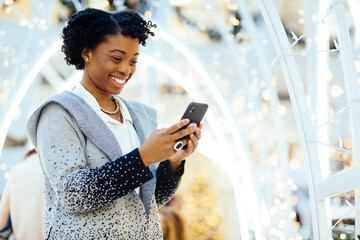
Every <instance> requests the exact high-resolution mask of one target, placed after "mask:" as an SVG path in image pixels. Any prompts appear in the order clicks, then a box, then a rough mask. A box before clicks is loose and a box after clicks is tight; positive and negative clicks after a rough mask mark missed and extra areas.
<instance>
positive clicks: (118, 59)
mask: <svg viewBox="0 0 360 240" xmlns="http://www.w3.org/2000/svg"><path fill="white" fill-rule="evenodd" d="M113 59H114V60H116V61H121V60H122V59H121V58H117V57H113Z"/></svg>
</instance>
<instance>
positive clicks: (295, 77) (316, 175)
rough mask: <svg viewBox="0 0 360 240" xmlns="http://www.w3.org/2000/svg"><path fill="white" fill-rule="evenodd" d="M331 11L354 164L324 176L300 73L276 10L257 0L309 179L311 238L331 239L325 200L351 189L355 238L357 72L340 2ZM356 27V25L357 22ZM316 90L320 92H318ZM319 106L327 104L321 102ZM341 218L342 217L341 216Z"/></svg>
mask: <svg viewBox="0 0 360 240" xmlns="http://www.w3.org/2000/svg"><path fill="white" fill-rule="evenodd" d="M328 7H329V8H331V9H332V10H334V12H333V14H334V15H335V18H336V21H335V22H336V30H337V37H338V40H339V51H340V55H341V62H342V67H343V75H344V83H345V86H346V97H347V103H348V105H347V107H348V109H349V115H350V124H351V127H352V128H351V138H352V142H353V144H352V146H353V148H352V153H353V160H354V165H353V166H351V167H348V168H347V169H345V170H342V171H340V172H337V173H336V174H334V175H332V176H330V177H326V176H327V175H328V173H325V174H322V171H321V166H320V162H321V161H322V160H321V159H318V156H319V155H318V148H317V146H316V143H318V141H317V140H316V138H315V135H314V132H315V128H314V127H313V126H312V124H311V119H310V115H309V112H308V107H307V106H306V98H305V95H304V91H303V88H302V85H301V79H300V74H299V71H298V67H297V65H296V62H295V59H294V53H293V52H292V50H291V47H290V45H289V42H288V39H287V37H286V34H285V31H284V28H283V25H282V23H281V20H280V18H279V15H278V14H277V10H276V7H275V6H274V4H273V2H272V1H266V0H261V1H260V8H261V12H262V14H263V16H264V19H265V22H266V25H267V27H268V29H269V31H270V34H271V37H272V41H273V44H274V46H275V49H276V51H277V54H278V55H279V56H280V58H279V60H280V64H281V67H282V70H283V74H284V77H285V81H286V84H287V88H288V90H289V94H290V99H291V103H292V106H293V110H294V113H295V117H296V123H297V127H298V132H299V135H300V138H301V143H302V148H303V154H304V158H305V162H306V166H307V172H308V174H309V176H310V178H309V179H308V186H309V192H310V200H311V210H312V219H313V237H314V239H329V238H332V235H331V234H332V231H331V230H332V227H331V226H330V225H329V222H330V221H329V219H330V216H328V215H327V209H326V204H325V200H326V199H327V198H329V197H331V196H333V195H336V194H341V193H345V192H348V191H350V190H355V236H357V235H358V234H359V233H360V221H359V219H360V218H359V201H360V199H359V188H360V181H359V178H358V173H359V171H360V159H359V157H360V156H359V151H360V149H359V147H360V146H359V144H360V143H359V137H360V129H359V125H358V122H359V119H360V105H359V104H360V103H359V96H360V94H359V86H358V82H357V78H358V77H357V72H356V69H355V58H354V54H353V47H352V42H351V39H350V36H349V31H348V28H347V26H348V24H347V22H346V17H345V11H344V6H343V1H336V0H332V1H331V3H330V5H329V6H328ZM357 24H359V23H357ZM319 91H320V90H319ZM323 104H328V103H327V102H326V103H323ZM344 217H345V216H344Z"/></svg>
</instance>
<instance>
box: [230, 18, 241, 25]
mask: <svg viewBox="0 0 360 240" xmlns="http://www.w3.org/2000/svg"><path fill="white" fill-rule="evenodd" d="M229 22H230V23H231V24H232V25H234V26H238V25H239V24H240V22H239V20H238V19H236V17H234V16H231V17H230V18H229Z"/></svg>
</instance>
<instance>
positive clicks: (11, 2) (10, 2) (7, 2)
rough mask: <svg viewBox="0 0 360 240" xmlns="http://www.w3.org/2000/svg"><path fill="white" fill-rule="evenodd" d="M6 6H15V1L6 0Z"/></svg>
mask: <svg viewBox="0 0 360 240" xmlns="http://www.w3.org/2000/svg"><path fill="white" fill-rule="evenodd" d="M4 4H5V5H11V4H14V1H13V0H5V1H4Z"/></svg>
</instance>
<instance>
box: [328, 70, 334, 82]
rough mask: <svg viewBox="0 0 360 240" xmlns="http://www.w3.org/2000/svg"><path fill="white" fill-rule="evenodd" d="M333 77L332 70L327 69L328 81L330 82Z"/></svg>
mask: <svg viewBox="0 0 360 240" xmlns="http://www.w3.org/2000/svg"><path fill="white" fill-rule="evenodd" d="M333 79H334V74H333V73H332V71H328V82H331V81H332V80H333Z"/></svg>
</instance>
